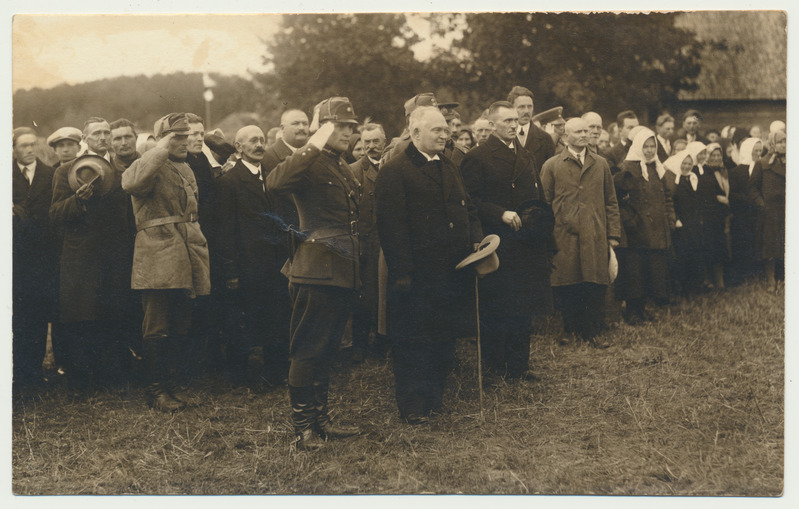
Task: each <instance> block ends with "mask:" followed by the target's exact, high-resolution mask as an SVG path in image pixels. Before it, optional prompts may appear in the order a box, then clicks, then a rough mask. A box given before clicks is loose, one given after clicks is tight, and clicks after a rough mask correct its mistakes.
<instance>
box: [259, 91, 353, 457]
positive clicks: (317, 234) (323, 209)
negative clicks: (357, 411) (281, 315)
mask: <svg viewBox="0 0 799 509" xmlns="http://www.w3.org/2000/svg"><path fill="white" fill-rule="evenodd" d="M317 116H318V118H315V119H314V120H316V121H317V122H318V124H319V125H321V127H320V128H319V130H317V132H316V133H315V134H314V135H313V136H311V138H310V139H309V141H308V144H306V145H305V146H304V147H302V148H300V149H298V150H297V152H295V153H294V154H292V155H290V156H288V157H287V158H286V159H285V160H284V161H283V162H282V163H280V164H278V165H277V166H276V167H275V168H274V169H273V170H272V171H271V172H270V173H269V175H268V176H267V177H266V188H267V191H269V192H271V193H275V194H277V195H282V196H288V197H291V198H293V200H294V203H295V204H296V206H297V212H298V213H299V218H300V225H299V226H300V231H299V232H297V235H296V236H295V238H294V245H293V246H291V248H292V249H291V254H290V257H289V260H288V261H287V262H286V265H285V266H284V268H283V274H284V275H286V276H287V277H288V279H289V294H290V296H291V300H292V315H291V326H290V328H291V330H290V337H291V341H290V346H289V360H290V367H289V396H290V399H291V406H292V420H293V423H294V431H295V433H296V435H297V440H296V442H295V443H296V446H297V448H298V449H304V450H314V449H319V448H320V447H323V445H324V442H323V441H322V439H331V438H339V437H345V436H351V435H355V434H357V433H358V431H359V430H358V428H356V427H353V426H349V427H345V426H340V425H334V424H333V423H332V422H331V420H330V416H329V415H328V410H327V401H328V386H329V379H330V365H331V363H332V361H333V359H334V357H335V354H336V352H337V351H338V347H339V344H340V342H341V337H342V335H343V332H344V327H345V326H346V324H347V319H348V318H349V316H350V314H351V312H352V306H353V304H354V299H355V297H356V290H358V288H359V287H360V276H359V267H358V265H359V250H360V247H359V243H358V221H357V219H358V195H359V192H360V191H359V184H358V181H357V179H356V178H355V176H354V175H353V173H352V170H351V169H350V167H349V165H347V163H346V162H344V159H343V157H342V153H343V152H344V151H345V150H346V149H347V147H348V145H349V141H350V137H351V136H352V134H353V132H354V129H355V126H357V125H358V122H357V120H356V119H355V112H354V111H353V108H352V104H351V103H350V101H349V99H347V98H345V97H331V98H329V99H325V100H324V101H322V102H321V103H320V104H319V105H317V108H316V114H315V117H317ZM314 123H316V122H314Z"/></svg>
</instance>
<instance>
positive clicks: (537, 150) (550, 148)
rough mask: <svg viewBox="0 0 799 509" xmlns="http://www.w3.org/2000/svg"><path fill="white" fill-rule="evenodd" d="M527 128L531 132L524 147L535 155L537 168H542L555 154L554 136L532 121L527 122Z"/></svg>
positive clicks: (534, 159) (534, 160)
mask: <svg viewBox="0 0 799 509" xmlns="http://www.w3.org/2000/svg"><path fill="white" fill-rule="evenodd" d="M526 129H530V132H529V133H528V134H527V140H526V141H525V143H524V148H525V150H527V152H529V153H530V155H531V156H533V162H534V163H535V165H536V168H541V167H542V166H544V163H545V162H547V160H548V159H549V158H550V157H552V156H554V155H555V143H554V142H553V141H552V136H550V135H548V134H547V133H546V131H544V130H543V129H541V128H540V127H538V126H536V125H535V124H533V123H532V122H530V123H529V124H527V127H526Z"/></svg>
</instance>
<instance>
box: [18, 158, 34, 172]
mask: <svg viewBox="0 0 799 509" xmlns="http://www.w3.org/2000/svg"><path fill="white" fill-rule="evenodd" d="M36 162H37V159H34V160H33V162H32V163H31V164H19V162H17V166H19V169H20V170H22V171H23V173H24V172H25V168H29V169H30V170H31V172H35V171H36Z"/></svg>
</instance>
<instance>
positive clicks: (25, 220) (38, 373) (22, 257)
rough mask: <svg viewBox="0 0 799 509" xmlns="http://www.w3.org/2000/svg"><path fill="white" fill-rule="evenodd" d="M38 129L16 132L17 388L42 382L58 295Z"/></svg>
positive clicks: (48, 180) (48, 177)
mask: <svg viewBox="0 0 799 509" xmlns="http://www.w3.org/2000/svg"><path fill="white" fill-rule="evenodd" d="M36 144H37V136H36V132H35V131H34V130H33V129H30V128H28V127H20V128H17V129H14V131H13V134H12V153H13V162H12V182H11V185H12V187H11V190H12V200H13V215H12V232H13V233H12V235H13V236H12V242H11V250H12V264H13V267H12V283H11V284H12V291H11V294H12V303H13V308H12V316H11V329H12V335H13V362H14V367H13V375H14V389H15V390H18V389H19V388H21V387H23V386H26V385H30V384H32V383H36V382H38V381H41V380H42V361H43V360H44V355H45V350H46V348H47V323H48V322H51V321H54V320H53V314H54V313H53V311H54V309H53V307H54V299H55V288H54V285H55V281H56V273H55V263H56V246H55V236H54V234H53V229H52V227H51V224H50V218H49V217H48V210H49V208H50V197H51V196H52V191H51V189H52V187H51V186H52V181H53V169H52V168H50V167H49V166H47V165H46V164H44V163H43V162H42V161H40V160H39V159H37V157H36V154H35V152H34V150H35V148H36Z"/></svg>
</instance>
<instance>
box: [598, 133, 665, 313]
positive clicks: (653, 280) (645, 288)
mask: <svg viewBox="0 0 799 509" xmlns="http://www.w3.org/2000/svg"><path fill="white" fill-rule="evenodd" d="M665 177H666V169H665V168H664V167H663V164H662V163H661V162H660V161H659V160H658V158H657V140H656V139H655V133H654V132H652V131H651V130H649V129H642V130H641V131H639V132H638V134H636V135H635V138H634V139H633V142H632V145H631V146H630V151H629V152H628V153H627V157H626V158H625V160H624V162H623V163H622V166H621V169H620V171H619V172H618V173H617V174H616V175H615V176H614V177H613V180H614V183H615V185H616V196H617V198H618V200H619V212H620V214H621V222H622V226H623V228H622V239H621V243H620V244H619V247H620V248H621V249H622V250H623V256H622V257H621V259H623V264H622V265H620V266H619V280H620V281H618V282H617V290H619V291H620V292H621V294H620V295H618V296H620V297H622V298H623V299H624V300H626V301H627V307H626V310H625V313H624V318H625V320H626V321H627V322H628V323H630V324H638V323H640V322H641V321H642V320H651V319H652V318H653V317H652V315H650V314H649V313H648V312H647V311H646V307H645V306H646V300H647V298H651V299H652V300H654V301H655V303H656V304H665V303H667V302H668V300H669V284H668V260H669V250H670V249H671V231H672V230H673V229H674V222H675V219H674V206H673V203H672V197H671V192H670V189H669V186H668V184H667V183H666V181H665Z"/></svg>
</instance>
